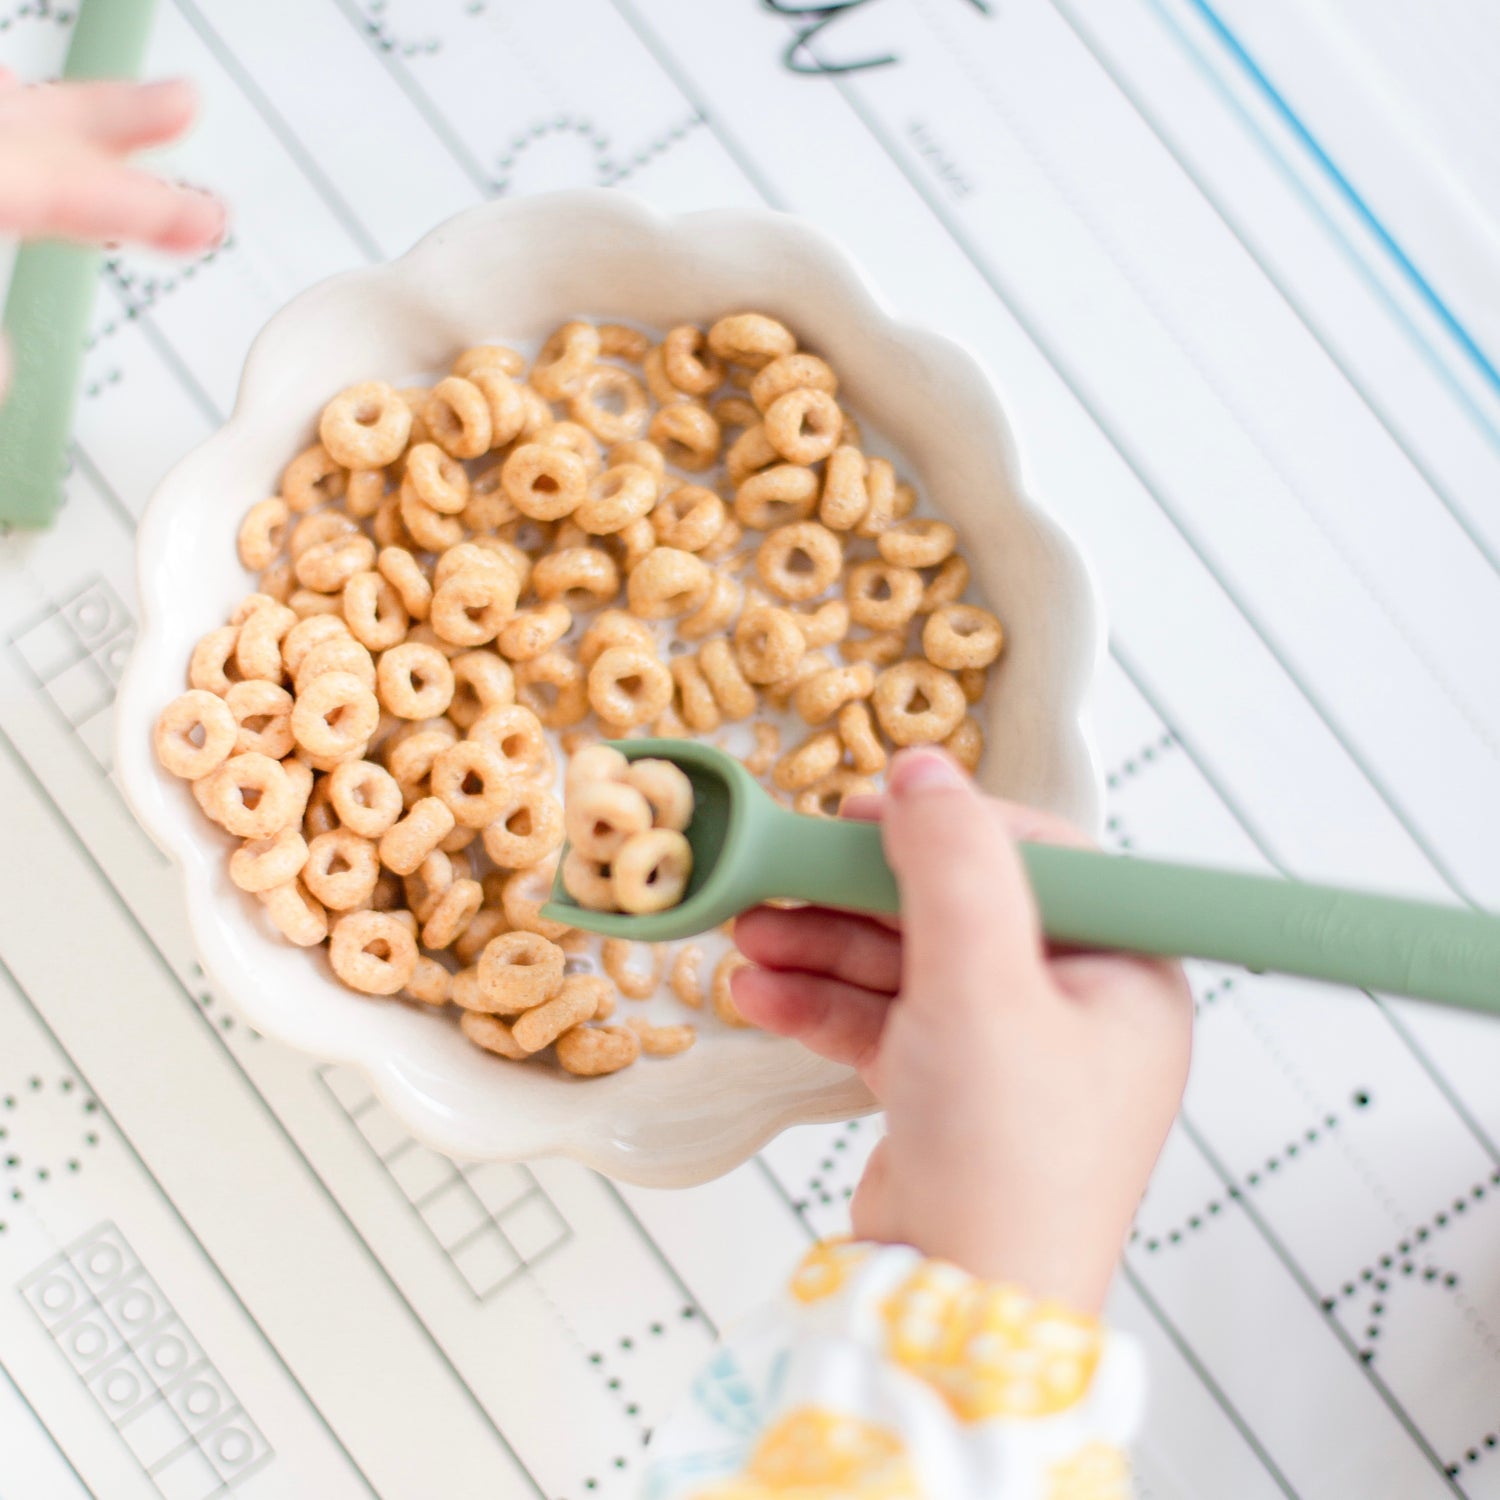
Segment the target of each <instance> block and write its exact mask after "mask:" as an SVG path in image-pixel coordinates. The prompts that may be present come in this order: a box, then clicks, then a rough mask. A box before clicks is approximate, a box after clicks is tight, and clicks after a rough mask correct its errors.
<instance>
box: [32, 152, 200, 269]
mask: <svg viewBox="0 0 1500 1500" xmlns="http://www.w3.org/2000/svg"><path fill="white" fill-rule="evenodd" d="M34 203H35V207H34V213H35V218H36V220H37V222H33V223H21V224H18V225H16V226H14V227H15V228H16V229H17V230H18V231H19V233H21V234H22V235H23V236H30V235H55V236H58V237H60V238H63V239H75V240H89V241H94V242H97V243H108V242H112V241H115V240H130V241H133V242H135V243H137V244H143V245H150V246H152V247H153V248H155V249H158V250H170V251H174V252H177V253H179V254H185V253H188V252H191V251H197V250H209V249H212V248H213V246H214V245H216V244H218V243H219V241H220V240H221V239H222V238H223V236H224V226H225V214H224V208H223V205H222V204H221V203H219V202H218V201H217V200H216V199H214V198H210V197H209V196H208V195H207V194H205V193H200V192H197V191H195V190H194V189H192V188H184V187H175V186H173V185H172V184H171V183H166V182H162V181H160V180H159V179H158V178H155V177H152V176H151V175H150V174H149V173H146V172H138V171H136V170H134V169H133V168H131V167H121V166H113V165H108V166H101V167H97V168H95V169H94V170H91V171H87V172H79V173H77V174H76V175H74V176H72V177H71V178H70V179H69V180H68V181H67V182H66V184H65V185H63V186H62V187H61V188H59V189H57V190H56V191H53V192H47V193H44V194H42V195H40V196H39V197H38V198H37V199H36V200H34Z"/></svg>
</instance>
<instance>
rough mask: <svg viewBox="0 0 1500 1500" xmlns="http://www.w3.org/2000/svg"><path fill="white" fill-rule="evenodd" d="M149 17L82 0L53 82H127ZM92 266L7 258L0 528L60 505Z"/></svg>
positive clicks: (69, 256)
mask: <svg viewBox="0 0 1500 1500" xmlns="http://www.w3.org/2000/svg"><path fill="white" fill-rule="evenodd" d="M154 9H155V0H84V4H83V8H82V9H81V10H80V11H79V13H78V20H77V21H76V22H75V23H74V27H73V40H72V42H71V44H70V45H69V47H68V60H67V62H66V64H65V65H64V67H63V77H64V78H130V77H134V75H135V74H136V73H138V72H139V71H140V66H141V59H142V58H143V56H144V55H145V51H146V38H147V36H148V35H149V34H150V30H151V15H152V12H153V11H154ZM101 260H102V256H101V254H100V252H99V251H97V250H94V249H91V248H89V247H87V246H84V245H61V244H38V245H27V246H26V247H25V248H24V249H22V251H21V253H20V254H19V255H18V256H17V257H16V267H15V271H14V273H13V274H12V276H11V281H10V295H9V297H7V299H6V303H5V330H6V332H7V334H8V335H9V336H10V343H11V358H12V360H13V361H14V365H15V368H14V370H13V371H12V382H11V392H10V398H9V400H7V401H6V403H5V405H4V406H0V521H9V522H11V523H13V524H14V525H17V526H45V525H46V524H47V523H48V522H49V521H50V520H51V519H52V517H53V515H54V514H55V513H56V511H57V507H58V503H59V501H60V500H61V499H62V481H63V472H64V470H65V468H66V455H67V449H68V436H69V434H70V433H71V431H72V428H73V406H74V403H75V401H76V400H77V397H78V371H79V366H80V365H81V363H82V361H83V340H84V336H85V335H86V334H87V332H88V325H89V317H90V315H91V313H92V311H93V306H94V291H95V289H96V287H97V286H98V283H99V266H100V262H101Z"/></svg>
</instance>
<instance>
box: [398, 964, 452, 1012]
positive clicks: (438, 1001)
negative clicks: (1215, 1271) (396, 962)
mask: <svg viewBox="0 0 1500 1500" xmlns="http://www.w3.org/2000/svg"><path fill="white" fill-rule="evenodd" d="M452 983H453V976H452V975H451V974H450V973H449V972H448V971H447V970H446V969H445V968H444V967H443V966H442V964H440V963H439V962H438V961H437V960H436V959H435V958H428V957H427V956H426V955H425V954H424V955H422V956H421V957H419V958H418V959H417V962H416V966H415V968H413V969H412V971H411V978H410V979H408V980H407V981H406V988H405V989H404V990H402V991H401V993H402V994H403V995H409V996H410V997H411V998H412V999H413V1000H419V1001H421V1003H422V1004H423V1005H446V1004H447V1003H448V989H449V986H450V985H451V984H452Z"/></svg>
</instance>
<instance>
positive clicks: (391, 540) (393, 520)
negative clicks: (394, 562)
mask: <svg viewBox="0 0 1500 1500" xmlns="http://www.w3.org/2000/svg"><path fill="white" fill-rule="evenodd" d="M401 504H402V501H401V494H400V492H399V490H398V491H397V493H396V494H394V495H387V496H386V497H385V499H384V500H382V501H381V502H380V505H379V506H378V508H377V509H376V511H375V515H374V517H373V518H372V519H371V521H370V534H371V536H373V537H374V538H375V545H376V546H377V547H406V548H412V547H416V546H417V545H418V542H417V539H416V538H415V537H414V536H413V535H412V534H411V532H410V531H408V530H407V528H406V522H405V521H403V520H402V519H401Z"/></svg>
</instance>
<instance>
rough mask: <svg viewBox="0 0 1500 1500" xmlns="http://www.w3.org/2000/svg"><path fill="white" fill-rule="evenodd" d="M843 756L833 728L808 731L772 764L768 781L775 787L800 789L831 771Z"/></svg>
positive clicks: (840, 744) (842, 745)
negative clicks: (807, 733) (793, 748)
mask: <svg viewBox="0 0 1500 1500" xmlns="http://www.w3.org/2000/svg"><path fill="white" fill-rule="evenodd" d="M843 757H844V742H843V741H842V740H841V739H840V738H839V737H838V734H837V733H836V732H835V731H834V730H832V729H822V730H819V731H818V733H817V734H813V735H809V736H808V737H807V739H805V740H803V741H802V743H801V744H800V745H798V746H797V748H796V749H795V750H788V751H787V753H786V754H785V755H783V756H782V757H781V759H780V760H778V761H777V762H776V764H775V765H774V766H773V767H772V768H771V784H772V785H773V786H774V787H776V788H777V790H778V791H783V792H800V791H801V790H802V788H803V787H805V786H811V785H812V784H813V782H815V781H821V780H822V779H823V778H824V777H825V776H827V775H829V774H830V773H831V772H832V771H834V770H835V769H836V768H837V766H838V763H839V761H841V760H842V759H843Z"/></svg>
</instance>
